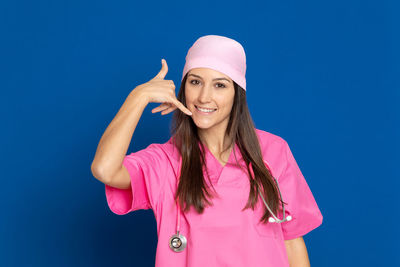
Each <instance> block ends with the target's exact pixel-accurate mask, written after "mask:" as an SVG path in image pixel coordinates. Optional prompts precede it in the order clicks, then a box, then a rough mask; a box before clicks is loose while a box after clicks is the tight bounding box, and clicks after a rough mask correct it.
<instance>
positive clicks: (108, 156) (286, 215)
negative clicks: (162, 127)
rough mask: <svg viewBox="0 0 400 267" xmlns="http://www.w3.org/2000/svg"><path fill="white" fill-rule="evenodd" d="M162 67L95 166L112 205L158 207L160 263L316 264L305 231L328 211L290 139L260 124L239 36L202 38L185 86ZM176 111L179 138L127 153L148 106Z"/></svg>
mask: <svg viewBox="0 0 400 267" xmlns="http://www.w3.org/2000/svg"><path fill="white" fill-rule="evenodd" d="M167 72H168V67H167V63H166V62H165V60H162V68H161V70H160V72H159V73H158V74H157V75H156V76H155V77H154V78H153V79H151V80H150V81H148V82H147V83H144V84H141V85H139V86H137V87H136V88H135V89H134V90H133V91H132V92H131V93H130V94H129V96H128V97H127V99H126V100H125V102H124V104H123V105H122V107H121V109H120V110H119V111H118V113H117V115H116V117H115V118H114V119H113V121H112V122H111V123H110V125H109V126H108V128H107V129H106V131H105V133H104V134H103V136H102V138H101V140H100V143H99V146H98V148H97V151H96V155H95V158H94V160H93V163H92V172H93V175H94V176H95V177H96V178H97V179H98V180H100V181H102V182H103V183H104V184H105V193H106V199H107V203H108V206H109V208H110V209H111V211H112V212H114V213H115V214H119V215H123V214H127V213H129V212H132V211H135V210H139V209H152V210H153V211H154V215H155V218H156V221H157V234H158V245H157V253H156V266H176V267H178V266H182V267H183V266H192V267H197V266H199V267H204V266H230V267H234V266H240V267H243V266H251V267H258V266H260V267H261V266H263V267H266V266H271V267H272V266H274V267H277V266H282V267H284V266H291V267H293V266H294V267H300V266H309V265H310V263H309V259H308V256H307V249H306V246H305V244H304V241H303V238H302V236H303V235H305V234H306V233H308V232H310V231H311V230H313V229H315V228H316V227H318V226H319V225H321V223H322V215H321V212H320V210H319V208H318V206H317V204H316V202H315V199H314V197H313V195H312V193H311V191H310V188H309V187H308V185H307V183H306V181H305V179H304V177H303V175H302V173H301V171H300V169H299V167H298V165H297V163H296V161H295V159H294V157H293V154H292V153H291V150H290V148H289V146H288V144H287V142H286V141H285V140H284V139H283V138H281V137H279V136H277V135H274V134H272V133H269V132H266V131H263V130H259V129H256V128H255V127H254V124H253V121H252V119H251V116H250V113H249V110H248V107H247V103H246V93H245V92H246V79H245V73H246V56H245V52H244V49H243V47H242V46H241V44H240V43H238V42H237V41H235V40H233V39H230V38H227V37H224V36H218V35H207V36H203V37H201V38H199V39H198V40H197V41H196V42H195V43H194V44H193V45H192V47H191V48H190V49H189V51H188V54H187V56H186V63H185V67H184V70H183V75H182V82H181V87H180V90H179V94H178V97H177V98H176V97H175V85H174V83H173V81H171V80H164V77H165V76H166V74H167ZM150 102H156V103H162V104H161V105H160V106H159V107H156V108H154V109H153V110H152V112H153V113H154V112H159V111H161V114H162V115H165V114H168V113H170V112H172V111H175V112H174V114H173V127H172V131H171V136H172V137H171V138H170V139H169V140H168V141H167V142H165V143H163V144H157V143H153V144H150V145H149V146H148V147H147V148H145V149H143V150H140V151H137V152H134V153H131V154H128V155H126V152H127V149H128V147H129V144H130V142H131V138H132V135H133V133H134V131H135V128H136V126H137V123H138V121H139V119H140V117H141V115H142V113H143V110H144V108H145V107H146V105H147V104H148V103H150Z"/></svg>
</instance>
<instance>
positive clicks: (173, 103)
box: [134, 59, 192, 116]
mask: <svg viewBox="0 0 400 267" xmlns="http://www.w3.org/2000/svg"><path fill="white" fill-rule="evenodd" d="M161 62H162V67H161V70H160V72H159V73H158V74H157V75H156V76H155V77H154V78H153V79H151V80H150V81H148V82H146V83H144V84H141V85H138V86H137V87H136V88H135V90H134V91H140V92H141V93H142V95H144V96H145V97H146V99H147V102H148V103H150V102H154V103H162V104H161V105H160V106H158V107H156V108H154V109H153V110H152V111H151V112H152V113H155V112H159V111H162V112H161V115H165V114H168V113H170V112H172V111H174V110H175V109H177V108H179V109H180V110H181V111H182V112H184V113H185V114H187V115H189V116H191V115H192V112H190V110H189V109H187V108H186V107H185V106H184V105H183V104H182V103H181V102H179V101H178V99H177V98H176V96H175V84H174V82H173V81H172V80H164V77H165V75H167V72H168V66H167V62H166V61H165V59H162V60H161Z"/></svg>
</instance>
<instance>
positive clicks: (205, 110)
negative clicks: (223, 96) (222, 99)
mask: <svg viewBox="0 0 400 267" xmlns="http://www.w3.org/2000/svg"><path fill="white" fill-rule="evenodd" d="M196 108H197V109H198V110H200V111H201V112H207V113H211V112H213V111H215V110H216V109H206V108H200V107H197V106H196Z"/></svg>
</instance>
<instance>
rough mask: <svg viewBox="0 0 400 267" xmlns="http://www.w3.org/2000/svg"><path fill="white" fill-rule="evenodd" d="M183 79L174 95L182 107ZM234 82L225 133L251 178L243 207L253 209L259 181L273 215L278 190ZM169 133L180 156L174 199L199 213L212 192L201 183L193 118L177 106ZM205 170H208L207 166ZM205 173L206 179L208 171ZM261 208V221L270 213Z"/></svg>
mask: <svg viewBox="0 0 400 267" xmlns="http://www.w3.org/2000/svg"><path fill="white" fill-rule="evenodd" d="M186 79H187V74H186V75H185V77H184V78H183V80H182V83H181V86H180V88H179V93H178V96H177V99H178V100H179V101H180V102H181V103H182V104H184V105H185V106H186V101H185V84H186ZM233 83H234V88H235V96H234V102H233V106H232V110H231V113H230V117H229V122H228V126H227V129H226V134H227V135H228V137H229V138H230V140H232V143H231V144H230V146H228V147H231V146H232V144H235V143H236V144H237V146H238V148H239V150H240V153H241V155H242V157H243V160H244V162H245V163H246V169H247V173H248V177H249V180H250V193H249V198H248V201H247V204H246V206H245V207H244V209H247V208H249V207H251V208H252V209H253V210H254V206H255V204H256V203H257V199H258V190H257V184H258V185H261V187H260V191H261V192H263V196H264V199H265V201H266V202H267V203H268V206H269V207H270V209H271V210H272V211H273V212H274V214H277V210H279V209H280V203H281V201H282V200H281V199H280V198H279V194H278V189H277V187H276V183H275V181H274V179H273V177H272V175H271V173H270V172H269V170H268V169H267V168H266V166H265V165H264V161H263V158H262V153H261V149H260V144H259V140H258V138H257V134H256V131H255V127H254V123H253V120H252V118H251V116H250V112H249V110H248V107H247V101H246V91H245V90H243V88H241V87H240V86H239V85H238V84H237V83H235V82H233ZM239 123H240V127H239ZM171 136H173V138H172V141H173V143H174V145H175V146H176V147H177V148H178V151H179V152H180V154H181V157H182V166H181V173H180V178H179V185H178V190H177V192H176V194H175V201H177V199H178V201H179V205H180V206H181V207H183V209H182V210H183V211H184V212H186V211H188V210H189V209H190V206H191V205H193V207H194V209H195V210H196V211H197V212H198V213H203V211H204V208H205V205H204V202H206V203H207V204H208V205H210V204H212V203H210V201H209V198H210V197H212V194H211V193H210V192H209V191H208V190H207V187H206V184H205V183H204V175H203V166H204V165H205V155H204V151H205V150H204V145H203V143H202V142H200V138H199V135H198V132H197V126H196V125H195V124H194V122H193V120H192V118H191V117H190V116H187V115H186V114H183V112H181V111H180V110H179V109H176V110H175V111H174V113H173V117H172V124H171ZM198 144H200V146H201V148H202V150H200V147H199V145H198ZM233 152H234V147H233V149H232V153H233ZM250 162H251V165H252V167H253V172H254V177H253V176H252V175H251V172H250V169H249V164H250ZM205 169H206V171H207V168H205ZM207 176H208V178H209V175H208V172H207ZM278 204H279V205H278ZM263 206H264V205H263ZM264 211H265V213H264V215H263V216H262V218H261V220H260V221H263V222H264V223H268V218H269V217H270V213H269V211H268V210H267V209H266V208H265V206H264Z"/></svg>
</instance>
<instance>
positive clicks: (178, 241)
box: [169, 160, 292, 252]
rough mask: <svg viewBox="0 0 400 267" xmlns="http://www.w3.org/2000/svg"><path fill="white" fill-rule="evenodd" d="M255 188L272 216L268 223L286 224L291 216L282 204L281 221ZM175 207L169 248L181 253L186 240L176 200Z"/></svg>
mask: <svg viewBox="0 0 400 267" xmlns="http://www.w3.org/2000/svg"><path fill="white" fill-rule="evenodd" d="M264 162H265V163H266V164H267V168H268V169H269V170H270V172H271V169H270V168H269V166H268V163H267V161H266V160H264ZM249 167H250V171H251V172H252V169H253V168H252V166H251V162H250V165H249ZM178 173H179V172H178ZM271 174H272V172H271ZM253 175H254V173H253ZM272 177H273V178H274V180H275V182H276V185H277V187H278V192H279V196H280V199H281V200H282V194H281V190H280V188H279V184H278V180H277V179H276V178H275V177H274V176H272ZM257 188H258V192H259V193H260V196H261V198H262V200H263V202H264V204H265V207H267V209H268V211H269V213H270V214H271V215H272V217H269V218H268V221H269V222H271V223H274V222H275V223H283V222H286V221H290V220H291V219H292V216H290V215H288V216H286V214H285V205H284V204H283V202H281V204H282V212H283V219H279V218H278V217H277V216H276V215H275V214H274V213H273V212H272V211H271V209H270V208H269V206H268V204H267V202H266V201H265V199H264V197H263V195H262V193H261V190H260V188H259V187H258V186H257ZM176 207H177V211H178V212H177V224H176V234H174V235H172V236H171V238H170V239H169V247H170V248H171V249H172V251H175V252H181V251H183V250H184V249H185V248H186V245H187V239H186V237H185V236H184V235H182V234H181V233H180V232H179V230H180V223H181V216H180V213H181V209H180V206H179V204H178V200H177V201H176Z"/></svg>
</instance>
